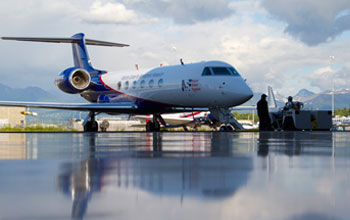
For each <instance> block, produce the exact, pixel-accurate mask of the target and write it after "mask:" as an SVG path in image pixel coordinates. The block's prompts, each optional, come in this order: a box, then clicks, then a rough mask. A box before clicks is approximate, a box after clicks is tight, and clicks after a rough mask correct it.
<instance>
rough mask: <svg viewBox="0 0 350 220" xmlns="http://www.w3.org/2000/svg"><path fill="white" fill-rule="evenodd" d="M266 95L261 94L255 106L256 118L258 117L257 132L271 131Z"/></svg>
mask: <svg viewBox="0 0 350 220" xmlns="http://www.w3.org/2000/svg"><path fill="white" fill-rule="evenodd" d="M266 97H267V95H265V94H262V95H261V99H260V100H259V101H258V103H257V104H256V106H257V111H258V116H259V130H260V131H269V130H272V127H271V119H270V115H269V108H268V105H267V101H266Z"/></svg>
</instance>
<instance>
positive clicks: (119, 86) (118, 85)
mask: <svg viewBox="0 0 350 220" xmlns="http://www.w3.org/2000/svg"><path fill="white" fill-rule="evenodd" d="M117 87H118V90H120V88H121V87H122V83H121V82H118V84H117Z"/></svg>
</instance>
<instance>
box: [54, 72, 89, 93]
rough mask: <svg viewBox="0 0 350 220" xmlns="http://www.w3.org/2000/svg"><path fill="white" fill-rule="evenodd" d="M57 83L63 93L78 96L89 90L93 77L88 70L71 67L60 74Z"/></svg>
mask: <svg viewBox="0 0 350 220" xmlns="http://www.w3.org/2000/svg"><path fill="white" fill-rule="evenodd" d="M55 83H56V86H57V87H58V88H59V89H60V90H62V91H63V92H66V93H71V94H76V93H80V92H83V91H84V90H86V89H88V88H89V86H90V83H91V77H90V74H89V73H88V72H87V71H86V70H84V69H81V68H77V67H71V68H68V69H66V70H64V71H63V72H62V73H60V74H59V75H58V77H57V78H56V80H55Z"/></svg>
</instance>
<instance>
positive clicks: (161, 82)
mask: <svg viewBox="0 0 350 220" xmlns="http://www.w3.org/2000/svg"><path fill="white" fill-rule="evenodd" d="M163 84H164V80H163V79H160V80H159V81H158V87H159V88H160V87H162V86H163Z"/></svg>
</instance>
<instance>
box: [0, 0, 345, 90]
mask: <svg viewBox="0 0 350 220" xmlns="http://www.w3.org/2000/svg"><path fill="white" fill-rule="evenodd" d="M0 14H1V17H2V18H1V19H0V36H2V37H3V36H24V37H27V36H28V37H69V36H72V35H74V34H75V33H80V32H83V33H85V35H86V37H87V38H88V39H96V40H104V41H112V42H119V43H125V44H130V47H126V48H113V47H111V48H110V47H96V46H88V51H89V55H90V58H91V61H92V64H93V66H94V67H96V68H98V69H103V70H125V71H126V70H130V69H134V68H135V64H138V66H139V67H140V68H151V67H157V66H159V65H160V64H163V65H174V64H179V63H180V62H179V59H180V58H183V60H184V62H185V63H192V62H200V61H208V60H221V61H225V62H228V63H230V64H231V65H233V66H234V67H235V68H236V69H237V70H238V71H239V72H240V74H241V75H242V77H243V78H245V79H247V83H248V84H249V86H250V87H251V88H252V89H253V91H254V92H265V91H266V88H267V86H269V85H270V86H272V87H273V88H274V90H275V91H278V92H279V93H281V94H283V95H286V96H288V95H294V94H296V93H297V92H298V91H299V90H300V89H308V90H311V91H313V92H320V91H324V90H330V89H332V88H333V86H334V88H336V89H345V88H349V87H350V86H349V84H350V79H349V70H350V62H349V61H350V52H349V51H350V31H349V30H350V1H349V0H319V1H314V0H283V1H276V0H176V1H171V0H1V1H0ZM0 58H1V59H0V65H1V70H0V83H2V84H6V85H8V86H10V87H13V88H25V87H27V86H38V87H41V88H43V89H45V90H48V91H57V90H58V89H57V88H55V85H54V79H55V78H56V76H57V74H59V73H60V72H61V71H63V70H65V69H66V68H68V67H70V66H72V65H73V61H72V52H71V46H70V45H69V44H48V43H33V42H31V43H29V42H15V41H14V42H11V41H0Z"/></svg>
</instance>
